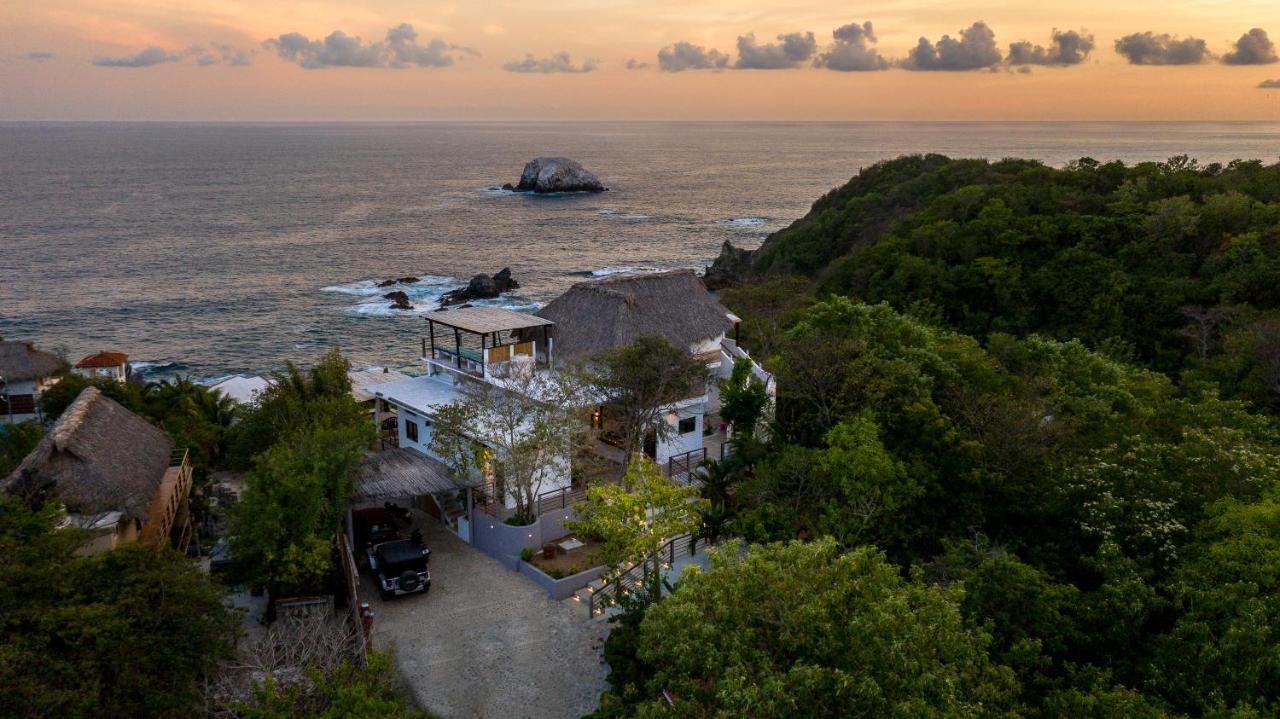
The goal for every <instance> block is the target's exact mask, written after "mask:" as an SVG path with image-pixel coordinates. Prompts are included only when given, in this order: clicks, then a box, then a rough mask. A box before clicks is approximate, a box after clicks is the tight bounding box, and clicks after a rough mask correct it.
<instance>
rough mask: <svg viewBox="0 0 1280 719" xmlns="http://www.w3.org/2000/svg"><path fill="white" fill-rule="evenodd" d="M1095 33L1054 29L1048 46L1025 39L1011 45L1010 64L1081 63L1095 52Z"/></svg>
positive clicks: (1008, 59) (1008, 60)
mask: <svg viewBox="0 0 1280 719" xmlns="http://www.w3.org/2000/svg"><path fill="white" fill-rule="evenodd" d="M1093 48H1094V42H1093V35H1091V34H1089V33H1087V32H1084V31H1076V30H1065V31H1060V30H1057V29H1055V30H1054V31H1053V40H1052V41H1051V42H1050V43H1049V46H1048V47H1044V46H1042V45H1032V44H1031V43H1029V42H1027V41H1025V40H1023V41H1020V42H1015V43H1012V44H1010V45H1009V57H1008V58H1007V60H1006V62H1008V63H1009V64H1010V65H1020V66H1026V65H1060V66H1061V65H1079V64H1080V63H1082V62H1084V61H1085V60H1086V59H1087V58H1088V57H1089V53H1091V52H1093Z"/></svg>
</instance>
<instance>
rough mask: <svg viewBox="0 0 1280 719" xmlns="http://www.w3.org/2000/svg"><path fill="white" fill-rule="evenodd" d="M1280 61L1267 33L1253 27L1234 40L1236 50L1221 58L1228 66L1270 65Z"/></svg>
mask: <svg viewBox="0 0 1280 719" xmlns="http://www.w3.org/2000/svg"><path fill="white" fill-rule="evenodd" d="M1277 60H1280V57H1277V56H1276V45H1275V43H1273V42H1271V38H1269V37H1267V31H1266V30H1263V29H1262V28H1260V27H1255V28H1254V29H1252V30H1250V31H1249V32H1247V33H1245V34H1243V35H1241V36H1240V39H1239V40H1236V49H1235V50H1232V51H1231V52H1229V53H1227V54H1226V55H1223V56H1222V61H1223V62H1224V63H1226V64H1228V65H1270V64H1271V63H1273V62H1276V61H1277Z"/></svg>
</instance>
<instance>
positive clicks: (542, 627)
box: [361, 522, 609, 719]
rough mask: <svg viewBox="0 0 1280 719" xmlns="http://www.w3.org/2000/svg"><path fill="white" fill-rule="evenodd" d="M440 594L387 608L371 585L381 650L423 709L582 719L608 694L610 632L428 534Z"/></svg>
mask: <svg viewBox="0 0 1280 719" xmlns="http://www.w3.org/2000/svg"><path fill="white" fill-rule="evenodd" d="M422 532H423V535H424V538H425V541H426V544H427V546H428V547H429V548H430V549H431V563H430V567H431V590H430V591H429V592H428V593H427V594H425V595H422V594H417V595H410V596H404V597H399V598H397V599H393V600H390V601H386V602H383V601H381V600H380V599H379V598H378V593H377V591H376V590H375V587H374V584H373V580H372V579H370V578H368V577H365V578H364V579H363V580H362V581H363V587H362V590H363V591H362V593H361V598H362V600H363V601H367V602H369V604H370V606H371V607H372V608H373V611H374V633H373V641H374V646H376V647H377V648H379V649H388V648H390V649H392V650H393V651H394V652H395V660H396V665H397V667H398V668H399V670H400V673H401V675H402V676H403V677H404V679H405V681H406V683H407V684H408V685H409V686H410V687H411V688H412V691H413V693H414V695H415V697H416V699H417V701H418V704H419V705H420V706H421V707H423V708H424V709H426V710H428V711H430V712H432V713H434V714H436V715H439V716H440V717H443V718H446V719H449V718H453V717H466V718H467V719H472V718H479V719H483V718H486V717H495V718H498V717H500V718H501V719H518V718H520V717H530V718H533V717H538V718H543V717H545V718H546V719H558V718H559V717H564V718H566V719H568V718H570V717H572V718H573V719H577V718H578V717H581V716H582V715H583V714H587V713H589V712H591V711H593V710H594V709H595V708H596V706H597V704H598V702H599V698H600V693H601V692H602V691H604V689H605V681H604V677H605V674H606V671H607V669H606V667H605V664H604V662H603V660H602V658H601V654H600V647H601V645H602V644H603V642H604V638H605V636H606V635H607V634H608V630H609V625H608V624H606V623H604V622H592V621H590V620H589V619H588V618H587V616H586V611H585V610H584V608H583V607H582V606H581V605H576V606H569V605H566V604H564V603H561V602H556V601H552V600H551V599H550V598H548V597H547V594H546V592H544V591H542V589H540V588H539V587H538V586H537V585H536V584H534V583H533V582H532V581H531V580H529V579H527V578H525V577H524V576H522V575H520V574H519V573H517V572H513V571H511V570H509V569H506V568H505V567H503V566H502V565H501V564H499V563H498V562H496V561H495V560H493V559H491V558H489V556H488V555H486V554H484V553H483V552H481V551H480V550H478V549H475V548H473V547H471V546H470V545H468V544H466V543H465V542H463V541H462V540H460V539H458V537H457V536H456V535H454V534H452V533H450V532H449V531H448V530H446V529H445V528H443V527H441V526H439V525H438V524H435V523H434V522H427V523H425V524H424V525H423V526H422Z"/></svg>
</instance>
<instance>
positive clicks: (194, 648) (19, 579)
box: [0, 495, 239, 717]
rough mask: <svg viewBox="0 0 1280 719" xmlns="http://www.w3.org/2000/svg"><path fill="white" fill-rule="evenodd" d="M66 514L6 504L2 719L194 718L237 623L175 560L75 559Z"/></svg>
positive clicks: (0, 542) (131, 553)
mask: <svg viewBox="0 0 1280 719" xmlns="http://www.w3.org/2000/svg"><path fill="white" fill-rule="evenodd" d="M60 519H61V513H60V511H59V510H57V509H54V508H52V507H44V508H37V509H32V508H30V507H28V506H26V505H25V504H22V503H21V502H19V501H18V500H17V499H14V498H9V497H5V496H3V495H0V715H4V716H148V717H188V716H191V715H192V712H193V711H195V709H196V708H197V707H198V705H199V700H200V687H201V685H202V682H203V679H204V675H205V673H206V671H208V670H209V669H211V668H212V666H213V664H214V663H215V662H217V661H218V660H220V659H222V658H225V657H227V656H228V655H229V654H230V652H231V650H232V648H233V646H234V641H235V636H236V632H237V629H238V626H239V617H238V616H237V614H236V613H235V612H234V611H233V610H232V609H230V608H229V607H227V606H226V604H225V603H224V601H225V597H224V591H223V590H222V589H220V588H219V587H218V586H217V585H215V584H214V583H212V582H211V581H210V580H209V579H208V577H207V575H205V574H204V573H202V572H201V571H200V569H199V567H198V565H196V564H195V563H193V562H191V560H189V559H187V558H186V557H185V556H182V555H180V554H178V553H177V552H174V551H172V550H168V549H162V550H159V551H156V550H151V549H146V548H143V547H141V546H138V545H136V544H134V545H126V546H123V547H120V548H118V549H115V550H112V551H109V552H104V553H100V554H94V555H91V556H76V555H75V551H76V549H77V548H78V547H79V546H80V545H81V542H82V541H83V539H84V535H83V534H82V533H81V532H79V531H78V530H74V529H59V528H57V523H58V521H59V520H60Z"/></svg>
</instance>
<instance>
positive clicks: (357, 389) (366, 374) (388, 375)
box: [347, 367, 409, 402]
mask: <svg viewBox="0 0 1280 719" xmlns="http://www.w3.org/2000/svg"><path fill="white" fill-rule="evenodd" d="M347 378H348V379H350V380H351V394H352V395H353V396H354V397H355V398H356V401H357V402H368V401H369V400H371V399H373V395H372V394H371V393H370V392H369V388H370V387H372V386H374V385H379V384H387V383H388V382H399V381H400V380H405V379H409V375H407V374H405V373H403V372H398V371H396V370H393V369H388V368H386V367H370V368H369V369H359V370H356V369H353V370H351V371H350V372H347Z"/></svg>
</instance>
